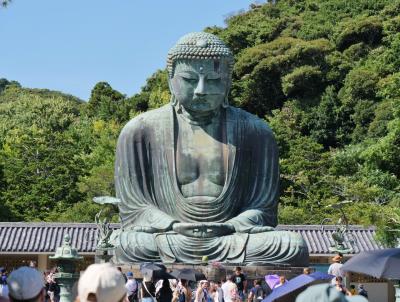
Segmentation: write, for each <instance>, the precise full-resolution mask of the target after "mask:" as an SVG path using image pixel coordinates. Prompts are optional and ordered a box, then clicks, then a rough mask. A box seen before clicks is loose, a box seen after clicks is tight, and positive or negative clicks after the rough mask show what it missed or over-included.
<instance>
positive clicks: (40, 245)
mask: <svg viewBox="0 0 400 302" xmlns="http://www.w3.org/2000/svg"><path fill="white" fill-rule="evenodd" d="M111 227H112V228H114V229H117V228H119V224H111ZM276 229H277V230H286V231H292V232H296V233H299V234H301V236H302V237H303V238H304V240H305V241H306V243H307V246H308V249H309V252H310V256H329V255H331V254H332V252H331V251H330V250H329V247H330V246H331V245H333V244H334V240H333V238H332V234H333V233H334V232H335V230H336V227H335V226H324V227H323V228H321V226H320V225H278V226H277V227H276ZM97 231H98V230H97V227H96V224H94V223H55V222H0V254H54V252H55V251H56V248H57V247H59V246H61V245H62V243H63V238H64V235H65V234H69V235H70V236H71V246H72V247H74V248H76V249H77V250H78V252H79V253H80V254H92V255H93V254H94V252H95V249H96V244H97ZM375 231H376V228H375V227H364V226H359V225H351V226H349V229H348V231H347V233H346V234H345V239H346V240H345V242H346V245H348V244H349V241H353V243H352V247H353V251H352V252H351V254H356V253H359V252H361V251H369V250H374V249H382V248H383V246H382V245H381V244H379V243H378V242H377V241H376V240H375ZM250 244H251V243H250Z"/></svg>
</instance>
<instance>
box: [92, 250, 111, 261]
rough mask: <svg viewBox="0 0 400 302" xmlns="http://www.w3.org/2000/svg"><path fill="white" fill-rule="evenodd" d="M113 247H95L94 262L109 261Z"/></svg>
mask: <svg viewBox="0 0 400 302" xmlns="http://www.w3.org/2000/svg"><path fill="white" fill-rule="evenodd" d="M114 250H115V248H114V247H109V248H101V247H98V248H96V254H95V257H94V262H95V263H106V262H110V260H111V258H112V257H113V256H114Z"/></svg>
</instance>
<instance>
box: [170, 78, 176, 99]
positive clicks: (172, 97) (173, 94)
mask: <svg viewBox="0 0 400 302" xmlns="http://www.w3.org/2000/svg"><path fill="white" fill-rule="evenodd" d="M168 87H169V91H170V92H171V99H170V104H171V105H172V106H175V105H176V97H175V91H174V88H173V87H172V79H171V77H169V76H168Z"/></svg>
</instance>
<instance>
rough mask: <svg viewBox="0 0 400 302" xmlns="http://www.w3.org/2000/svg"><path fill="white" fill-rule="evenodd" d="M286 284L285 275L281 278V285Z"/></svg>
mask: <svg viewBox="0 0 400 302" xmlns="http://www.w3.org/2000/svg"><path fill="white" fill-rule="evenodd" d="M285 282H286V277H285V276H283V275H281V276H279V283H281V284H283V283H285Z"/></svg>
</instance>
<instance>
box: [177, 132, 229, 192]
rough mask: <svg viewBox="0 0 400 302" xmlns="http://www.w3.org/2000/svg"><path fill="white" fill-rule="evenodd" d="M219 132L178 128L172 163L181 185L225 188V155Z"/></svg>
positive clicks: (224, 146) (224, 147)
mask: <svg viewBox="0 0 400 302" xmlns="http://www.w3.org/2000/svg"><path fill="white" fill-rule="evenodd" d="M219 130H220V129H218V128H217V127H208V128H201V127H193V126H191V125H188V126H186V127H185V126H181V127H180V128H179V133H178V135H177V145H176V154H175V160H176V167H177V178H178V182H179V183H180V184H181V185H184V184H188V183H193V182H195V181H200V182H211V183H214V184H217V185H220V186H223V185H224V181H225V174H226V173H225V172H226V170H225V166H226V163H225V162H226V160H225V159H226V156H227V155H226V154H227V152H226V145H225V144H224V143H223V142H222V139H221V135H220V131H219Z"/></svg>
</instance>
